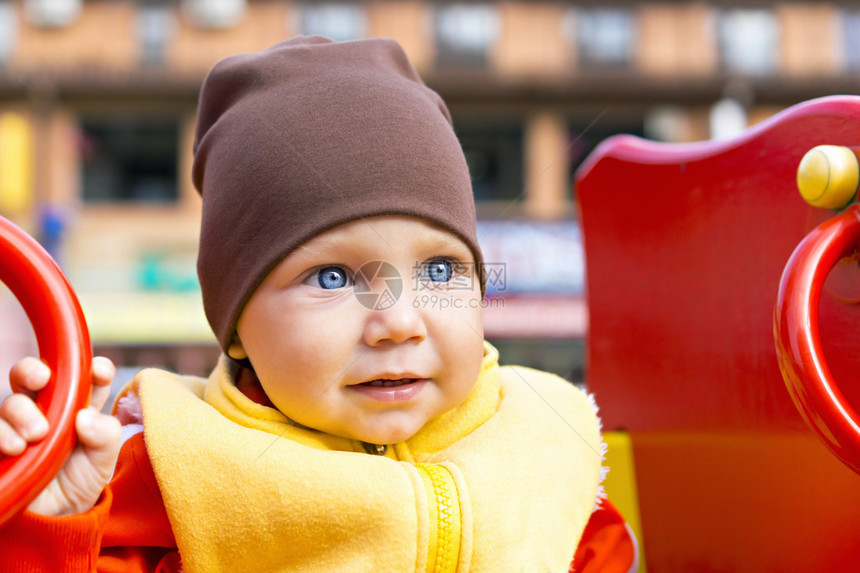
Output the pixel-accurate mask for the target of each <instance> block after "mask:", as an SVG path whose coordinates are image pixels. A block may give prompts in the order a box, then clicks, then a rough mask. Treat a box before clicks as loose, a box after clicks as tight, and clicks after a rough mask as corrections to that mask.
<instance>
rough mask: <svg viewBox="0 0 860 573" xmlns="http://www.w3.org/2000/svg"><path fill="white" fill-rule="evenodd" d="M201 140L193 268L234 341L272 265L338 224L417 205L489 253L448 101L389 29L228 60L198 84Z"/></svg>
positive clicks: (220, 327)
mask: <svg viewBox="0 0 860 573" xmlns="http://www.w3.org/2000/svg"><path fill="white" fill-rule="evenodd" d="M194 151H195V159H194V167H193V179H194V185H195V186H196V187H197V190H198V191H200V193H201V195H202V196H203V221H202V229H201V234H200V252H199V255H198V260H197V271H198V275H199V277H200V286H201V288H202V292H203V305H204V307H205V310H206V316H207V318H208V319H209V324H210V325H211V326H212V329H213V331H214V332H215V335H216V336H217V337H218V341H219V342H220V344H221V347H222V348H224V349H226V348H227V347H228V346H229V344H230V341H231V339H232V336H233V333H234V331H235V328H236V322H237V321H238V319H239V314H240V313H241V311H242V308H243V307H244V305H245V303H246V302H247V301H248V298H250V296H251V294H252V293H253V292H254V290H255V289H256V288H257V286H258V285H259V284H260V283H261V282H262V280H263V279H264V278H265V277H266V275H267V274H268V273H269V271H270V270H271V269H272V268H273V267H274V266H275V265H277V264H278V263H279V262H280V261H281V260H282V259H283V258H284V257H285V256H286V255H288V254H289V253H290V252H291V251H293V250H294V249H295V248H296V247H298V246H299V245H301V244H302V243H304V242H305V241H307V240H309V239H311V238H313V237H314V236H316V235H318V234H320V233H322V232H324V231H326V230H328V229H331V228H332V227H335V226H337V225H340V224H342V223H345V222H348V221H352V220H355V219H361V218H364V217H373V216H376V215H412V216H416V217H420V218H422V219H426V220H428V221H430V222H432V223H434V224H436V225H438V226H440V227H442V228H444V229H446V230H448V231H450V232H452V233H454V234H455V235H456V236H458V237H460V238H461V239H462V240H463V241H465V243H466V244H467V245H468V246H469V247H470V248H471V250H472V252H473V253H474V255H475V262H476V263H478V264H480V263H481V260H482V258H481V251H480V247H479V246H478V241H477V238H476V230H475V205H474V199H473V196H472V187H471V180H470V177H469V170H468V168H467V166H466V161H465V158H464V156H463V151H462V149H461V148H460V144H459V142H458V141H457V137H456V135H455V134H454V131H453V129H452V127H451V117H450V114H449V113H448V110H447V108H446V107H445V104H444V102H443V101H442V99H441V98H440V97H439V96H438V95H437V94H436V93H435V92H434V91H432V90H431V89H429V88H428V87H426V86H425V85H424V83H423V82H422V81H421V79H420V78H419V77H418V74H417V73H416V71H415V69H414V68H413V67H412V65H411V63H410V62H409V60H408V59H407V57H406V55H405V54H404V53H403V50H402V49H401V48H400V46H399V45H397V43H396V42H394V41H392V40H383V39H371V40H359V41H355V42H342V43H335V42H332V41H330V40H327V39H325V38H320V37H299V38H294V39H291V40H288V41H286V42H282V43H280V44H277V45H275V46H273V47H272V48H270V49H268V50H265V51H263V52H259V53H253V54H242V55H238V56H232V57H229V58H226V59H224V60H222V61H220V62H219V63H217V64H216V65H215V67H214V68H212V70H211V71H210V72H209V75H208V76H207V77H206V79H205V81H204V83H203V87H202V89H201V92H200V101H199V106H198V112H197V133H196V140H195V143H194Z"/></svg>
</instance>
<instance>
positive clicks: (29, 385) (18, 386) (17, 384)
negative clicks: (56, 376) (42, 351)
mask: <svg viewBox="0 0 860 573" xmlns="http://www.w3.org/2000/svg"><path fill="white" fill-rule="evenodd" d="M50 379H51V369H50V368H48V366H47V365H46V364H45V363H44V362H42V361H40V360H39V359H37V358H33V357H28V358H24V359H22V360H19V361H18V362H16V363H15V365H14V366H12V369H11V370H9V385H10V386H11V387H12V391H13V392H23V393H26V394H30V395H32V393H34V392H38V391H39V390H41V389H42V388H44V387H45V386H46V385H47V384H48V381H50Z"/></svg>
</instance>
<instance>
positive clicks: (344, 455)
mask: <svg viewBox="0 0 860 573" xmlns="http://www.w3.org/2000/svg"><path fill="white" fill-rule="evenodd" d="M487 348H488V349H487V353H486V356H485V361H484V367H483V368H482V372H481V375H480V377H479V380H478V382H477V383H476V386H475V389H474V390H473V392H472V394H471V395H470V396H469V398H468V399H467V400H466V402H464V403H463V404H462V405H461V406H460V407H458V408H456V409H455V410H453V411H451V412H449V413H447V414H445V415H443V416H441V417H440V418H438V419H436V420H433V421H431V422H430V423H428V424H427V425H426V426H425V427H424V428H423V429H422V430H421V431H420V432H419V433H418V434H417V435H416V436H414V437H413V438H411V439H410V440H408V441H407V442H405V443H402V444H395V445H394V446H393V447H391V448H389V453H388V457H379V456H371V455H367V454H366V453H363V449H362V447H361V446H360V444H358V443H356V442H354V441H351V440H346V439H343V438H338V437H334V436H328V435H325V434H321V433H319V432H314V431H311V430H307V429H304V428H300V427H297V426H295V425H293V424H292V423H290V421H289V420H287V419H286V418H285V417H284V416H283V415H282V414H281V413H280V412H278V411H277V410H274V409H272V408H267V407H265V406H261V405H259V404H255V403H253V402H252V401H250V400H248V399H247V398H245V397H244V396H242V395H241V393H239V392H238V390H236V388H235V386H233V385H232V383H231V380H230V377H229V374H228V373H227V369H226V366H225V365H224V364H223V363H222V364H221V365H219V368H218V369H216V371H215V372H214V373H213V374H212V376H211V377H210V378H209V380H208V381H204V380H202V379H196V378H189V377H179V376H176V375H173V374H169V373H166V372H163V371H158V370H146V371H144V372H142V373H141V374H140V375H139V376H138V378H137V379H136V381H135V386H134V388H133V390H136V391H137V392H138V394H139V396H140V399H141V405H142V408H143V413H144V428H145V429H144V432H145V433H144V437H145V440H146V445H147V450H148V452H149V455H150V458H151V459H152V465H153V469H154V470H155V475H156V478H157V480H158V483H159V487H160V489H161V492H162V496H163V498H164V503H165V508H166V509H167V513H168V516H169V517H170V521H171V525H172V526H173V530H174V534H175V537H176V542H177V545H178V547H179V550H180V554H181V556H182V560H183V567H184V568H185V570H187V571H190V572H192V573H193V572H196V571H205V572H213V571H231V572H232V571H324V572H330V571H350V572H352V571H368V572H378V571H386V572H388V571H394V572H399V571H405V572H410V571H415V572H424V571H455V570H456V571H538V570H539V571H566V570H567V566H568V564H569V563H570V559H571V557H572V555H573V552H574V549H575V547H576V545H577V543H578V540H579V537H580V535H581V533H582V530H583V528H584V526H585V523H586V522H587V520H588V517H589V515H590V513H591V510H592V507H593V505H594V499H595V495H596V491H597V486H598V482H599V475H600V464H601V456H600V454H599V453H598V452H599V451H600V434H599V429H598V423H597V420H596V417H595V414H594V411H593V409H592V407H591V405H590V404H589V402H588V400H587V398H586V397H585V396H584V395H583V394H582V393H581V392H579V391H578V390H576V389H575V388H574V387H573V386H571V385H570V384H569V383H567V382H566V381H564V380H561V379H559V378H557V377H555V376H552V375H549V374H546V373H542V372H538V371H535V370H531V369H528V368H522V367H504V368H499V367H498V365H497V363H496V360H497V354H496V352H495V350H494V349H492V347H489V345H488V347H487ZM451 512H453V513H454V514H451Z"/></svg>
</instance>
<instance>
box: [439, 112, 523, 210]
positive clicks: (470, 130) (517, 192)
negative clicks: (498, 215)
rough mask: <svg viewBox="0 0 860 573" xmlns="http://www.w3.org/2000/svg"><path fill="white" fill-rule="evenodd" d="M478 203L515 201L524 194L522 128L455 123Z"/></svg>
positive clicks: (462, 120) (507, 125)
mask: <svg viewBox="0 0 860 573" xmlns="http://www.w3.org/2000/svg"><path fill="white" fill-rule="evenodd" d="M454 125H455V126H456V128H457V136H458V137H459V138H460V144H461V145H462V147H463V153H464V154H465V156H466V163H468V165H469V173H470V174H471V176H472V189H473V191H474V193H475V200H476V201H512V200H519V199H522V194H523V128H522V126H521V125H519V124H513V125H509V124H497V123H478V122H474V121H469V120H467V119H466V118H463V119H457V118H455V120H454Z"/></svg>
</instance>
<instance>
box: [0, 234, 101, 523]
mask: <svg viewBox="0 0 860 573" xmlns="http://www.w3.org/2000/svg"><path fill="white" fill-rule="evenodd" d="M0 281H2V282H3V283H5V284H6V286H7V287H9V289H10V290H11V291H12V293H13V294H14V295H15V296H16V297H17V298H18V301H19V302H20V303H21V306H22V307H24V311H25V312H26V313H27V316H28V318H29V319H30V324H31V325H32V326H33V331H34V332H35V333H36V340H37V341H38V344H39V355H40V357H41V358H42V360H43V361H45V363H47V364H48V366H50V368H51V372H52V376H51V381H50V382H49V384H48V385H47V386H46V387H45V389H44V390H42V391H41V392H39V393H38V395H37V396H36V404H38V406H39V408H41V410H42V411H43V412H44V413H45V415H46V417H47V418H48V423H49V425H50V430H49V432H48V435H47V436H46V437H45V438H44V439H42V440H40V441H39V442H37V443H35V444H32V445H31V446H30V447H28V448H27V449H26V450H25V451H24V453H23V454H21V455H20V456H16V457H13V458H8V457H0V523H4V522H6V521H7V520H8V519H9V518H11V517H12V516H14V515H15V514H16V513H18V512H19V511H21V510H22V509H24V508H26V507H27V506H28V505H29V504H30V502H31V501H32V500H33V499H34V498H35V497H36V496H37V495H38V494H39V492H41V491H42V490H43V489H44V488H45V486H46V485H47V484H48V483H49V482H50V481H51V479H53V477H54V476H55V475H56V474H57V472H58V471H59V470H60V468H61V467H62V466H63V464H64V463H65V461H66V458H67V457H68V455H69V453H70V452H71V451H72V448H73V447H74V445H75V431H74V423H75V415H76V414H77V412H78V410H80V409H81V408H84V407H86V405H87V404H88V402H89V394H90V362H91V360H92V347H91V345H90V335H89V332H88V331H87V325H86V322H85V320H84V314H83V311H81V307H80V304H79V303H78V300H77V298H76V297H75V294H74V292H73V291H72V288H71V286H70V285H69V283H68V281H67V280H66V277H65V276H64V275H63V273H62V271H61V270H60V268H59V267H58V266H57V264H56V263H55V262H54V260H53V259H52V258H51V256H50V255H49V254H48V252H47V251H45V249H44V248H42V246H41V245H40V244H39V243H37V242H36V241H35V240H34V239H33V238H32V237H30V236H29V235H27V234H26V233H25V232H24V231H22V230H21V229H19V228H18V227H16V226H15V225H13V224H12V223H10V222H9V221H8V220H6V219H4V218H3V217H0Z"/></svg>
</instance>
